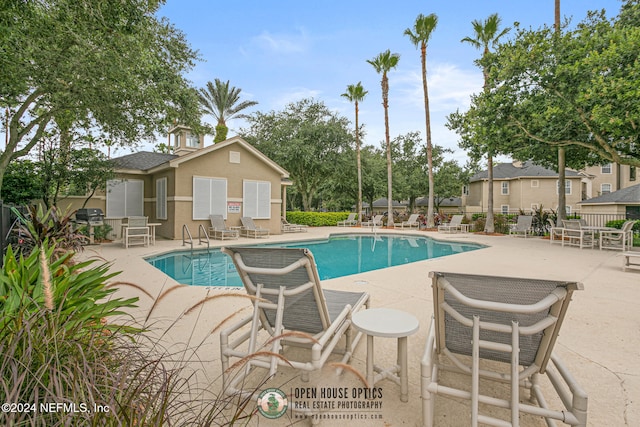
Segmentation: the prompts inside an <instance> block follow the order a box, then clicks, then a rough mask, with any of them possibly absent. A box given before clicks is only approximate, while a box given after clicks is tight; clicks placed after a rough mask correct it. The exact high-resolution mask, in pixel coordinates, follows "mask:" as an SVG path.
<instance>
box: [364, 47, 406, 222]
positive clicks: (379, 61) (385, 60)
mask: <svg viewBox="0 0 640 427" xmlns="http://www.w3.org/2000/svg"><path fill="white" fill-rule="evenodd" d="M398 61H400V54H398V53H391V51H390V50H389V49H387V50H386V51H384V52H382V53H380V54H378V56H376V57H375V58H373V59H367V62H368V63H369V64H371V65H372V66H373V68H375V70H376V73H378V74H382V80H381V81H380V84H381V86H382V106H383V107H384V137H385V142H386V143H387V193H388V198H387V212H388V217H387V227H393V197H392V190H391V184H392V181H391V180H392V177H391V139H390V138H389V79H388V78H387V73H388V72H389V71H390V70H391V69H393V68H396V67H397V66H398Z"/></svg>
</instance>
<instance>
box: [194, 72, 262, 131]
mask: <svg viewBox="0 0 640 427" xmlns="http://www.w3.org/2000/svg"><path fill="white" fill-rule="evenodd" d="M240 92H242V89H238V88H236V87H235V86H231V87H229V80H227V81H226V82H222V81H220V79H215V81H214V83H211V82H207V88H206V89H203V88H200V90H199V91H198V97H199V98H200V103H201V104H202V109H203V110H204V112H205V113H207V114H211V115H212V116H213V117H215V119H216V120H217V121H218V123H217V124H216V135H215V138H214V140H213V142H214V143H215V142H220V141H224V140H225V139H227V132H229V128H228V127H227V124H226V121H227V120H230V119H233V118H244V117H246V114H238V113H239V112H240V111H242V110H244V109H246V108H249V107H252V106H254V105H256V104H257V102H256V101H242V102H239V101H240Z"/></svg>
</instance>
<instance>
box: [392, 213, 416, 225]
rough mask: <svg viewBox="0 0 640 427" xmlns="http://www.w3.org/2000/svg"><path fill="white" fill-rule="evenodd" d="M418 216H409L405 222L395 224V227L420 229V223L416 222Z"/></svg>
mask: <svg viewBox="0 0 640 427" xmlns="http://www.w3.org/2000/svg"><path fill="white" fill-rule="evenodd" d="M419 216H420V214H411V215H410V216H409V218H408V219H407V220H406V221H402V222H401V223H399V224H395V226H396V227H402V228H405V227H408V228H413V227H415V228H419V227H420V223H419V222H418V217H419Z"/></svg>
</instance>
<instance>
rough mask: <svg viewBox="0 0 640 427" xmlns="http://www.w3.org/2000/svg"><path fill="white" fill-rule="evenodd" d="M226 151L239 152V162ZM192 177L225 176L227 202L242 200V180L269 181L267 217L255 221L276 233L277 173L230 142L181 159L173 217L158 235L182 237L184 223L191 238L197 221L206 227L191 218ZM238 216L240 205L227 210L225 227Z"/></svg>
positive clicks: (278, 206) (278, 208)
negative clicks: (237, 211)
mask: <svg viewBox="0 0 640 427" xmlns="http://www.w3.org/2000/svg"><path fill="white" fill-rule="evenodd" d="M230 152H235V153H239V159H240V160H239V163H233V162H231V161H230ZM236 156H237V154H236ZM194 176H200V177H210V178H226V180H227V201H228V202H233V203H242V197H243V181H244V180H254V181H269V182H270V183H271V218H270V219H256V220H255V223H256V225H257V226H258V227H263V228H268V229H269V230H270V232H271V234H280V232H281V231H280V216H281V206H282V199H281V191H282V190H281V179H282V177H281V175H280V173H279V172H278V171H277V170H275V169H274V168H272V167H271V166H270V165H268V164H267V163H266V162H265V161H264V159H262V158H260V157H258V156H257V155H255V154H254V153H253V152H252V151H250V150H247V149H246V148H245V147H243V146H242V145H240V144H231V145H229V146H227V147H223V148H220V149H217V150H215V151H211V152H209V153H206V154H203V155H201V156H199V157H196V158H193V159H190V160H188V161H185V162H183V163H181V164H180V165H179V167H178V168H176V169H175V180H176V185H175V189H176V191H175V195H173V198H172V200H173V203H172V212H173V217H174V218H175V220H174V221H173V223H169V222H167V224H166V226H163V227H159V228H158V233H159V235H162V236H164V237H167V238H176V239H179V238H182V226H183V224H186V225H187V226H188V227H189V229H190V231H191V233H192V234H193V235H194V237H195V236H196V235H197V233H198V226H199V225H200V224H202V225H203V226H205V228H206V227H208V226H209V223H208V221H202V220H193V219H192V218H193V212H192V200H193V177H194ZM170 187H171V186H170ZM154 188H155V187H154ZM170 215H171V214H170ZM241 216H243V207H242V206H241V208H240V212H239V213H230V212H227V220H226V223H227V226H239V225H240V217H241ZM158 222H162V221H158ZM160 232H162V234H160Z"/></svg>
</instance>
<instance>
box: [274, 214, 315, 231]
mask: <svg viewBox="0 0 640 427" xmlns="http://www.w3.org/2000/svg"><path fill="white" fill-rule="evenodd" d="M280 229H281V230H282V232H283V233H298V232H300V231H304V232H306V231H308V229H307V226H306V225H302V224H291V223H290V222H289V221H287V219H286V218H285V217H280Z"/></svg>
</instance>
